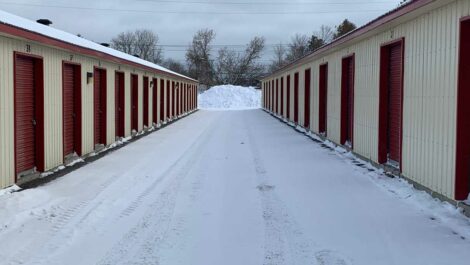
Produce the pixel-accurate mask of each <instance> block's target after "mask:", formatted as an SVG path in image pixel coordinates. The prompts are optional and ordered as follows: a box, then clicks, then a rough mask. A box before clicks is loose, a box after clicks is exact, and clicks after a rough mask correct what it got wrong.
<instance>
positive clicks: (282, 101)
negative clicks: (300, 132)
mask: <svg viewBox="0 0 470 265" xmlns="http://www.w3.org/2000/svg"><path fill="white" fill-rule="evenodd" d="M281 116H284V77H281Z"/></svg>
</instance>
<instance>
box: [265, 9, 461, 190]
mask: <svg viewBox="0 0 470 265" xmlns="http://www.w3.org/2000/svg"><path fill="white" fill-rule="evenodd" d="M468 15H470V1H469V0H460V1H453V2H451V3H450V4H447V5H445V6H443V7H440V8H437V9H435V10H430V11H429V12H428V13H426V14H424V15H421V16H419V17H417V18H416V19H414V20H410V21H408V22H406V23H403V24H399V23H394V24H395V25H396V26H394V27H392V28H389V29H387V30H384V31H383V32H380V33H378V34H376V35H374V36H372V37H369V38H368V39H366V40H362V41H360V42H357V43H350V44H349V45H345V46H344V48H342V49H338V50H336V51H332V52H331V53H330V54H325V55H323V56H322V57H321V58H317V59H315V60H314V61H312V62H309V63H305V64H304V65H299V66H297V67H295V68H293V69H291V70H288V71H286V72H284V73H279V74H278V75H276V76H270V77H268V78H267V79H266V80H263V81H268V80H273V78H278V77H280V76H287V74H290V75H291V114H292V113H293V109H292V107H293V94H292V92H293V73H295V72H299V73H300V82H299V83H300V84H299V94H300V95H299V105H300V106H299V107H300V108H299V121H302V120H303V117H304V113H303V109H304V108H303V102H304V101H303V82H304V75H303V71H304V70H305V69H306V68H308V67H312V84H313V87H312V89H313V91H312V97H313V98H312V101H311V102H312V113H313V116H312V119H311V122H312V123H311V124H312V127H311V128H312V131H314V132H317V133H318V106H319V101H318V98H319V92H318V89H319V87H318V86H319V83H318V82H319V66H320V65H321V64H323V63H325V62H328V91H327V98H328V102H327V131H328V138H329V139H330V140H332V141H334V142H335V143H339V142H340V117H341V115H340V111H341V104H340V103H341V101H340V99H341V59H342V58H343V57H344V56H346V55H349V54H352V53H354V54H355V91H354V93H355V94H354V97H355V98H354V101H355V103H354V152H356V153H358V154H360V155H361V156H364V157H366V158H369V159H371V160H373V161H377V160H378V118H379V117H378V112H379V111H378V106H379V100H378V95H379V78H380V71H379V70H380V46H381V45H382V44H385V43H387V42H389V41H391V40H396V39H399V38H401V37H404V38H405V74H404V102H403V103H404V106H403V151H402V152H403V153H402V156H403V163H402V174H403V175H404V176H406V177H408V178H410V179H412V180H414V181H416V182H418V183H420V184H422V185H424V186H426V187H428V188H430V189H432V190H434V191H437V192H439V193H441V194H443V195H445V196H447V197H449V198H453V197H454V176H455V174H454V171H455V169H454V167H455V135H456V131H455V128H456V89H457V65H458V61H457V55H458V30H459V20H460V18H461V17H464V16H468ZM292 118H293V116H291V119H292Z"/></svg>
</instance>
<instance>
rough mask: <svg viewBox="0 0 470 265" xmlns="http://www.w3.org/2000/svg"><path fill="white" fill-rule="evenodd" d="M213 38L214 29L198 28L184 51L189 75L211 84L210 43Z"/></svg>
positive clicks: (212, 72)
mask: <svg viewBox="0 0 470 265" xmlns="http://www.w3.org/2000/svg"><path fill="white" fill-rule="evenodd" d="M214 39H215V32H214V30H212V29H202V30H199V31H198V32H197V33H196V34H195V35H194V36H193V41H192V44H191V46H190V47H189V48H188V50H187V51H186V61H187V63H188V71H189V75H190V76H191V77H193V78H195V79H198V80H199V81H200V82H201V83H202V84H205V85H212V84H213V76H214V71H213V63H212V61H211V51H212V50H211V47H210V44H211V43H212V41H213V40H214Z"/></svg>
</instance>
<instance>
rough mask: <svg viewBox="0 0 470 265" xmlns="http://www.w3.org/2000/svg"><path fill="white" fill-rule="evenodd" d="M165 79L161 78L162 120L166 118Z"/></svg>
mask: <svg viewBox="0 0 470 265" xmlns="http://www.w3.org/2000/svg"><path fill="white" fill-rule="evenodd" d="M164 115H165V80H163V79H160V121H161V122H163V120H164V119H165V118H164V117H165V116H164Z"/></svg>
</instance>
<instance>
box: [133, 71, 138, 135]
mask: <svg viewBox="0 0 470 265" xmlns="http://www.w3.org/2000/svg"><path fill="white" fill-rule="evenodd" d="M138 78H139V77H138V76H137V75H131V130H135V131H136V132H138V131H139V126H138V122H139V79H138Z"/></svg>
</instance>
